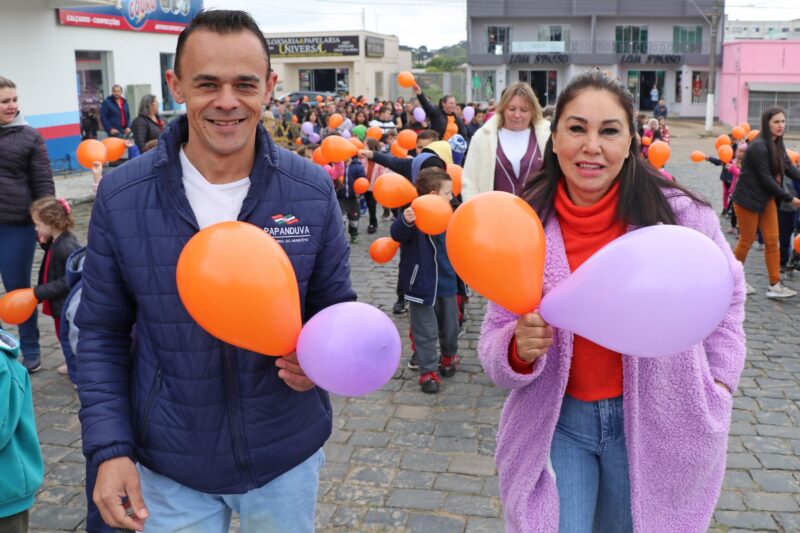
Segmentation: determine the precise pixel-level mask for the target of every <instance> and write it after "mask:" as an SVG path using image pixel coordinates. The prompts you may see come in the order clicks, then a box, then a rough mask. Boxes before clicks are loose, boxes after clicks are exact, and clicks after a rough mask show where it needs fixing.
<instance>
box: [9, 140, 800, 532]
mask: <svg viewBox="0 0 800 533" xmlns="http://www.w3.org/2000/svg"><path fill="white" fill-rule="evenodd" d="M698 131H699V130H698V128H697V126H696V125H695V126H693V127H688V126H687V127H684V128H683V129H681V128H680V127H679V126H675V127H674V128H673V132H672V158H671V162H670V163H668V165H667V169H668V170H669V171H670V172H671V173H672V174H673V175H674V176H675V177H676V178H677V179H678V181H680V182H681V183H683V184H685V185H687V186H688V187H689V188H691V189H693V190H695V191H697V192H698V193H700V194H701V195H702V196H703V197H705V198H707V199H709V200H710V201H711V202H712V204H713V205H714V209H715V210H716V212H719V211H720V209H721V198H720V196H721V193H720V189H721V187H720V182H719V179H718V176H719V171H718V167H715V166H713V165H710V164H707V163H701V164H694V163H691V162H689V152H690V151H691V150H695V149H701V150H705V151H707V152H708V151H710V150H712V149H713V138H705V139H701V138H700V137H699V136H698ZM797 144H799V143H798V142H797V141H792V140H787V146H789V147H792V148H795V145H797ZM57 188H58V189H59V194H61V195H64V196H67V197H69V198H84V197H85V196H86V191H87V190H90V188H91V185H90V180H89V178H88V177H85V176H84V177H83V178H57ZM90 208H91V204H90V203H83V204H80V205H78V206H76V207H75V209H74V213H75V215H76V218H77V224H78V228H77V233H78V236H79V239H80V240H81V241H82V242H85V239H86V226H87V223H88V218H89V213H90ZM380 224H381V225H380V227H379V229H378V233H377V234H375V235H367V234H366V231H365V230H366V221H364V220H362V221H361V231H362V235H361V241H360V242H359V243H358V244H356V245H354V246H353V250H352V253H351V266H352V281H353V285H354V287H355V289H356V291H357V293H358V295H359V300H361V301H364V302H366V303H370V304H373V305H375V306H378V307H379V308H381V309H383V310H384V311H386V312H387V313H388V314H389V316H391V317H392V318H393V319H394V321H395V323H396V324H397V327H398V329H399V331H400V333H401V336H402V337H403V342H404V350H403V357H402V360H401V366H400V368H399V369H398V370H397V372H396V373H395V375H394V378H393V379H392V380H391V381H390V382H389V383H388V384H387V385H386V386H385V387H383V389H382V390H380V391H378V392H376V393H374V394H371V395H369V396H367V397H364V398H339V397H336V398H333V405H334V410H335V419H334V432H333V435H332V437H331V438H330V440H329V441H328V442H327V444H326V445H325V454H326V457H327V463H326V465H325V467H324V470H323V473H322V481H321V483H320V488H319V505H318V509H317V525H318V531H320V532H321V533H333V532H362V531H363V532H369V531H380V532H387V533H388V532H424V533H450V532H453V533H464V532H467V533H478V532H486V533H498V532H501V531H503V521H502V510H501V506H500V500H499V496H498V487H497V474H496V471H495V466H494V461H493V454H494V450H495V433H496V431H497V424H498V420H499V417H500V411H501V408H502V406H503V402H504V399H505V395H506V393H505V391H503V390H501V389H498V388H497V387H495V386H494V385H492V384H491V383H490V381H489V380H488V378H486V376H485V375H484V374H483V372H482V369H481V367H480V364H479V362H478V359H477V356H476V346H477V342H478V336H479V332H480V326H481V319H482V316H483V310H484V307H485V302H484V301H483V299H482V298H480V297H477V296H475V295H473V297H472V298H471V299H470V302H469V305H468V310H469V321H468V323H467V325H466V326H467V327H466V331H465V334H464V335H463V336H462V337H461V338H460V354H461V357H462V365H461V367H460V370H459V372H458V373H457V374H456V375H455V376H454V377H453V378H450V379H446V380H443V388H442V391H441V392H440V393H439V394H438V395H428V394H423V393H422V392H420V390H419V386H418V384H417V375H416V373H414V372H412V371H410V370H408V369H406V363H407V362H408V358H409V357H410V355H411V353H410V350H409V346H408V335H407V332H408V329H409V323H408V317H407V315H401V316H399V317H398V316H397V315H393V314H392V313H391V308H392V304H393V303H394V300H395V280H396V271H397V258H395V259H394V260H393V261H392V262H391V263H389V264H387V265H376V264H375V263H373V262H372V261H371V260H370V258H369V255H368V248H369V245H370V243H371V242H372V240H373V239H374V238H377V237H381V236H385V235H387V234H388V222H387V221H385V220H381V223H380ZM727 228H729V225H728V222H727V220H726V221H724V222H723V229H724V230H725V229H727ZM729 238H730V240H731V242H733V236H732V235H729ZM38 261H39V256H38V255H37V260H36V262H35V270H38V264H39V262H38ZM746 271H747V276H748V278H747V279H748V282H749V283H750V284H751V285H753V286H754V287H755V288H756V289H757V293H756V294H754V295H752V296H751V297H749V299H748V301H747V315H746V323H745V327H746V331H747V335H748V357H747V363H746V368H745V370H744V372H743V374H742V380H741V383H740V387H739V390H738V391H737V393H736V395H735V398H734V412H733V423H732V427H731V432H730V437H729V450H728V471H727V475H726V478H725V482H724V487H723V492H722V495H721V497H720V499H719V503H718V506H717V511H716V513H715V516H714V523H712V524H711V529H710V531H719V532H723V531H727V532H734V531H786V532H790V531H800V458H798V457H799V456H800V386H798V385H800V336H797V335H795V333H796V332H797V330H794V329H792V328H793V327H794V326H792V324H797V322H796V318H792V317H797V315H798V311H800V296H798V297H795V298H790V299H787V300H785V301H774V300H770V299H767V298H766V297H765V292H766V289H767V277H766V269H765V265H764V259H763V252H761V251H759V250H757V249H756V248H755V247H754V248H753V250H752V251H751V254H750V257H749V259H748V263H747V265H746ZM786 285H787V286H789V287H791V288H794V289H798V288H800V275H797V276H796V277H795V278H794V279H787V280H786ZM39 324H40V328H41V330H42V354H43V361H42V364H43V369H42V371H40V372H39V373H37V374H34V375H33V376H32V381H33V387H34V402H35V405H36V414H37V424H38V429H39V438H40V440H41V444H42V450H43V454H44V458H45V463H46V477H45V482H44V484H43V485H42V488H41V490H40V492H39V494H38V496H37V499H36V504H35V506H34V508H33V510H32V512H31V530H32V531H37V532H53V531H78V530H82V529H83V526H84V518H85V509H86V507H85V503H86V502H85V496H84V492H83V490H84V489H83V483H84V464H83V461H84V459H83V456H82V454H81V439H80V425H79V421H78V408H79V403H78V399H77V395H76V393H75V391H74V390H73V387H72V384H71V383H70V382H69V379H68V378H67V377H66V376H62V375H59V374H58V373H57V372H56V370H55V369H56V367H58V366H59V365H60V364H61V363H62V362H63V358H62V355H61V350H60V347H59V345H58V342H57V341H56V338H55V335H54V331H53V324H52V321H51V320H50V319H49V317H42V316H41V315H40V319H39ZM10 330H11V331H12V332H14V333H16V330H15V328H13V327H12V328H10Z"/></svg>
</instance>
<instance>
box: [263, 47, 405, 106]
mask: <svg viewBox="0 0 800 533" xmlns="http://www.w3.org/2000/svg"><path fill="white" fill-rule="evenodd" d="M267 43H268V44H269V49H270V56H271V59H272V68H273V69H274V70H275V72H276V73H277V74H278V85H277V86H276V88H275V94H276V95H277V96H280V95H282V94H285V93H289V92H292V91H326V92H332V93H338V94H352V95H366V96H368V97H370V98H371V97H373V96H377V97H379V98H394V97H396V96H397V94H398V89H397V87H396V84H395V78H396V77H397V73H398V72H400V71H403V70H411V52H410V51H402V50H400V43H399V40H398V39H397V37H395V36H394V35H382V34H378V33H372V32H365V31H358V32H356V31H354V32H334V33H311V32H309V33H308V34H303V35H299V34H296V33H293V34H280V33H278V34H275V33H270V34H269V35H268V36H267ZM403 94H405V93H403Z"/></svg>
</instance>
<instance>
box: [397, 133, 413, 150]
mask: <svg viewBox="0 0 800 533" xmlns="http://www.w3.org/2000/svg"><path fill="white" fill-rule="evenodd" d="M397 144H399V145H400V147H401V148H405V149H406V150H413V149H414V148H416V147H417V132H416V131H414V130H403V131H401V132H400V133H399V134H397Z"/></svg>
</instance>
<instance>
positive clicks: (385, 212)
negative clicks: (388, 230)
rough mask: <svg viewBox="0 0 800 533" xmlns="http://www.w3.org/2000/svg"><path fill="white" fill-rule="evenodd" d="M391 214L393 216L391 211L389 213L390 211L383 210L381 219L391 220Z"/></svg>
mask: <svg viewBox="0 0 800 533" xmlns="http://www.w3.org/2000/svg"><path fill="white" fill-rule="evenodd" d="M391 214H392V212H391V211H389V210H388V209H384V210H383V214H382V215H381V218H389V216H390V215H391Z"/></svg>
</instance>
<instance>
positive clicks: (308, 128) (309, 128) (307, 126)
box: [300, 122, 314, 135]
mask: <svg viewBox="0 0 800 533" xmlns="http://www.w3.org/2000/svg"><path fill="white" fill-rule="evenodd" d="M300 131H302V132H303V133H305V134H306V135H311V134H312V133H314V125H313V124H312V123H310V122H303V125H302V126H300Z"/></svg>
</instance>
